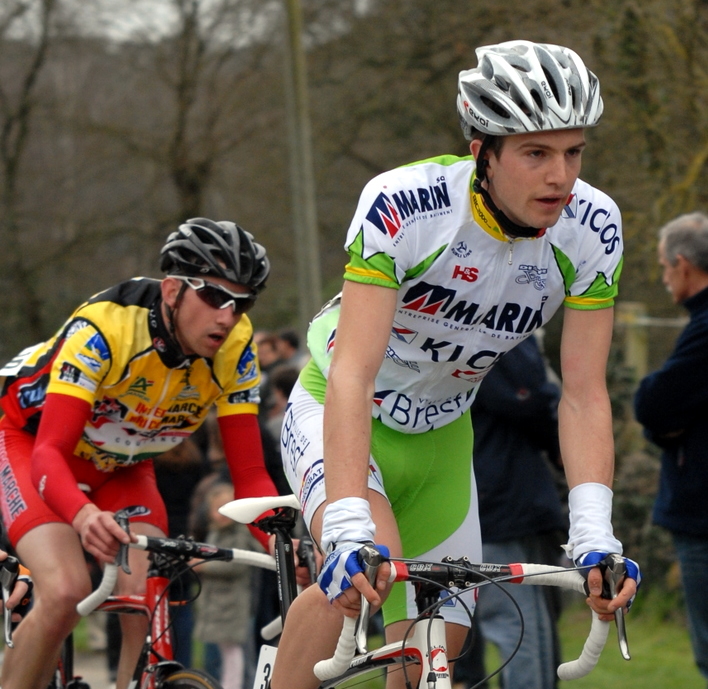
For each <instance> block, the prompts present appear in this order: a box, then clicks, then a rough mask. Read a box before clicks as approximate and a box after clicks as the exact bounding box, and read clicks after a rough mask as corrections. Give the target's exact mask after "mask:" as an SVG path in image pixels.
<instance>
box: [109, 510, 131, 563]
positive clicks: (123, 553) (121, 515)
mask: <svg viewBox="0 0 708 689" xmlns="http://www.w3.org/2000/svg"><path fill="white" fill-rule="evenodd" d="M113 518H114V519H115V520H116V522H118V526H120V528H121V529H123V531H125V533H127V534H129V535H130V520H129V519H128V514H127V512H126V511H125V510H119V511H118V512H116V513H115V514H114V515H113ZM128 550H129V546H128V545H127V544H126V543H121V544H120V546H119V547H118V555H117V556H116V560H115V564H116V565H118V566H119V567H120V568H121V569H122V570H123V571H124V572H125V573H126V574H131V571H130V567H129V566H128Z"/></svg>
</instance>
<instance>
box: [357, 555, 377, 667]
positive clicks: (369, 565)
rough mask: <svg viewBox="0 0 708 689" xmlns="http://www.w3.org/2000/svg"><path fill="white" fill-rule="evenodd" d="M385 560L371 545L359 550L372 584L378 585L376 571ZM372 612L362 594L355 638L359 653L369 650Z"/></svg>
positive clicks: (365, 573) (361, 561) (360, 558)
mask: <svg viewBox="0 0 708 689" xmlns="http://www.w3.org/2000/svg"><path fill="white" fill-rule="evenodd" d="M383 562H384V557H383V555H381V553H380V552H379V551H378V550H376V548H374V547H373V546H371V545H364V546H362V548H361V550H360V551H359V564H361V566H362V569H363V570H364V575H365V576H366V578H367V579H368V580H369V583H370V584H371V585H372V586H375V585H376V573H377V572H378V570H379V566H380V565H382V564H383ZM370 613H371V604H370V603H369V601H368V600H366V598H365V597H364V596H363V595H362V597H361V611H360V613H359V619H358V620H357V625H356V630H355V632H354V639H355V641H356V648H357V652H358V653H366V652H367V638H366V633H367V631H368V629H369V615H370Z"/></svg>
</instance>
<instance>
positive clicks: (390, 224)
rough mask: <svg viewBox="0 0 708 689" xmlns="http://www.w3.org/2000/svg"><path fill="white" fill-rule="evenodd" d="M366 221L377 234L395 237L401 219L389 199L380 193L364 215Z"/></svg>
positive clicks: (399, 227)
mask: <svg viewBox="0 0 708 689" xmlns="http://www.w3.org/2000/svg"><path fill="white" fill-rule="evenodd" d="M366 219H367V220H368V221H369V222H370V223H371V224H372V225H373V226H374V227H376V228H377V229H378V230H379V232H382V233H383V234H387V235H388V236H389V237H395V236H396V233H397V232H398V230H400V229H401V217H400V215H399V214H398V213H397V212H396V209H395V208H394V206H393V203H392V202H391V199H389V198H388V196H386V194H384V193H383V192H381V193H380V194H379V195H378V196H377V197H376V201H374V203H373V205H372V206H371V208H370V209H369V212H368V213H367V214H366Z"/></svg>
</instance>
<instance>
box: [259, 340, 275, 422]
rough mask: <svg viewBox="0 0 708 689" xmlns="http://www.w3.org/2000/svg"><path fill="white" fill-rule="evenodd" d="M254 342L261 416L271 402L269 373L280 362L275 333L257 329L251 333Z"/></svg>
mask: <svg viewBox="0 0 708 689" xmlns="http://www.w3.org/2000/svg"><path fill="white" fill-rule="evenodd" d="M253 341H254V342H255V344H256V348H257V356H258V365H259V366H260V369H261V384H260V391H261V406H260V411H261V416H263V415H264V414H266V413H267V411H268V408H269V406H270V403H271V388H270V374H271V371H272V370H273V368H274V367H275V366H277V365H278V364H279V363H280V352H279V351H278V336H277V335H276V334H275V333H272V332H269V331H266V330H258V331H256V332H255V333H254V335H253Z"/></svg>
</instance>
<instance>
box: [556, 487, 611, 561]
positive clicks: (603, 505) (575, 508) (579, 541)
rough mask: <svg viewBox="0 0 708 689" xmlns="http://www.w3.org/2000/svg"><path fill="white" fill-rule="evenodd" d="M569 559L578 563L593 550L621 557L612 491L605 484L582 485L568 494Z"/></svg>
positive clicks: (565, 547) (566, 547) (566, 546)
mask: <svg viewBox="0 0 708 689" xmlns="http://www.w3.org/2000/svg"><path fill="white" fill-rule="evenodd" d="M568 507H569V508H570V529H569V531H568V545H565V546H563V547H564V549H565V552H566V553H567V554H568V557H569V558H570V559H571V560H573V562H577V561H578V560H579V559H580V558H581V557H582V556H583V555H585V554H586V553H589V552H590V551H591V550H596V551H601V552H605V553H619V554H620V555H621V554H622V544H621V543H620V542H619V541H618V540H617V539H616V538H615V537H614V535H613V533H612V490H610V489H609V488H608V487H607V486H605V485H603V484H602V483H581V484H579V485H577V486H575V488H573V489H572V490H571V491H570V493H568Z"/></svg>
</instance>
